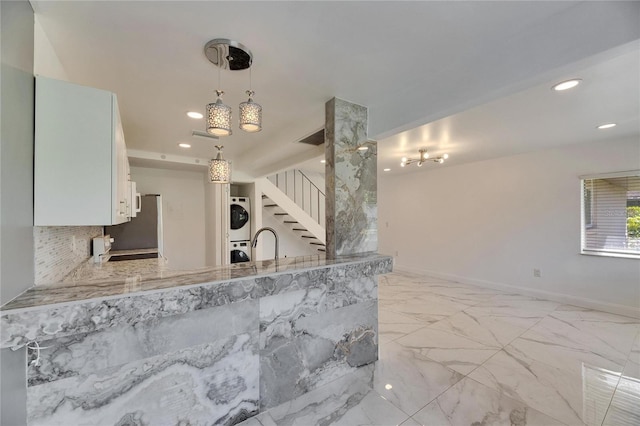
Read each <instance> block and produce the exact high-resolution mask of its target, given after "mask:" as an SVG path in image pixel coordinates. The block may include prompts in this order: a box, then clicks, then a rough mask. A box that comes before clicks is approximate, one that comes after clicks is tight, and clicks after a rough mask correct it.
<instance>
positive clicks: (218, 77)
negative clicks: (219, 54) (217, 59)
mask: <svg viewBox="0 0 640 426" xmlns="http://www.w3.org/2000/svg"><path fill="white" fill-rule="evenodd" d="M218 90H220V64H218Z"/></svg>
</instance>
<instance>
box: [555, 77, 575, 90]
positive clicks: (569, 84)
mask: <svg viewBox="0 0 640 426" xmlns="http://www.w3.org/2000/svg"><path fill="white" fill-rule="evenodd" d="M581 82H582V80H581V79H579V78H573V79H571V80H567V81H563V82H560V83H558V84H555V85H553V87H552V89H553V90H555V91H558V92H561V91H563V90H568V89H572V88H574V87H576V86H577V85H578V84H580V83H581Z"/></svg>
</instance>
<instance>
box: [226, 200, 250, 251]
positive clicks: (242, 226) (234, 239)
mask: <svg viewBox="0 0 640 426" xmlns="http://www.w3.org/2000/svg"><path fill="white" fill-rule="evenodd" d="M229 201H230V202H229V205H230V209H231V214H230V215H229V217H230V220H229V222H230V225H231V229H230V230H229V247H230V249H231V263H240V262H249V261H250V260H251V203H250V202H249V198H248V197H234V196H232V197H230V199H229Z"/></svg>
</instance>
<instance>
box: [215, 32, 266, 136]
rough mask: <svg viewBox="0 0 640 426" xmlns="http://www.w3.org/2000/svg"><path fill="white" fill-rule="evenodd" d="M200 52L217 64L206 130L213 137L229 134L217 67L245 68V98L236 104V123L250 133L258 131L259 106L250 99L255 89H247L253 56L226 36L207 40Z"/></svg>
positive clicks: (229, 115) (229, 123) (229, 108)
mask: <svg viewBox="0 0 640 426" xmlns="http://www.w3.org/2000/svg"><path fill="white" fill-rule="evenodd" d="M204 54H205V56H206V57H207V59H209V61H210V62H211V63H212V64H214V65H215V66H217V67H218V89H217V90H216V94H217V95H218V98H217V100H216V101H215V102H212V103H210V104H209V105H207V133H210V134H212V135H215V136H229V135H231V134H232V133H233V131H232V129H231V127H232V126H231V119H232V116H231V107H230V106H228V105H225V104H224V102H222V95H223V94H224V91H223V90H222V89H220V70H221V69H228V70H231V71H240V70H246V69H249V90H247V92H246V93H247V95H248V96H249V100H248V101H246V102H242V103H241V104H240V107H239V109H240V114H239V117H240V121H239V123H238V126H239V127H240V129H241V130H244V131H245V132H249V133H253V132H259V131H260V130H262V106H261V105H260V104H257V103H256V102H254V100H253V95H254V94H255V92H254V91H253V90H252V89H251V65H252V64H253V55H252V54H251V51H250V50H249V49H248V48H247V47H245V46H244V45H243V44H241V43H238V42H237V41H233V40H229V39H226V38H217V39H214V40H210V41H209V42H207V44H205V46H204Z"/></svg>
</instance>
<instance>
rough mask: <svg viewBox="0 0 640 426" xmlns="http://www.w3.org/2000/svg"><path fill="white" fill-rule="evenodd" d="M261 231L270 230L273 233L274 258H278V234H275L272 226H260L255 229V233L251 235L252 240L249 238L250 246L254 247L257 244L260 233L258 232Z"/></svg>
mask: <svg viewBox="0 0 640 426" xmlns="http://www.w3.org/2000/svg"><path fill="white" fill-rule="evenodd" d="M262 231H271V232H272V233H273V236H274V237H275V239H276V259H275V260H278V234H276V231H275V230H274V229H273V228H269V227H268V226H265V227H264V228H260V229H258V230H257V231H256V234H255V235H254V236H253V240H251V247H254V248H255V246H256V245H257V244H258V235H260V233H261V232H262Z"/></svg>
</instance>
